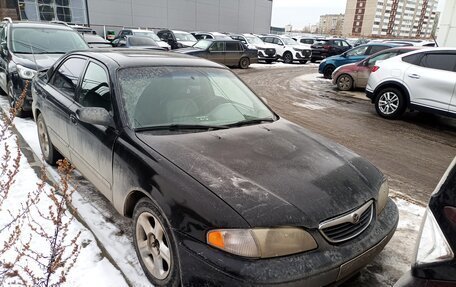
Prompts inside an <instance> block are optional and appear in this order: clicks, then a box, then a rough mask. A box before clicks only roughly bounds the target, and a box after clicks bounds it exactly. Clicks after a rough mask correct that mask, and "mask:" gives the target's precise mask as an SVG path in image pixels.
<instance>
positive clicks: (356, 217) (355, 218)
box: [352, 213, 359, 224]
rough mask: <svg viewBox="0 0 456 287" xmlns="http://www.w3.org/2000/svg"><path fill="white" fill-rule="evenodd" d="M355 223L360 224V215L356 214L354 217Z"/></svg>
mask: <svg viewBox="0 0 456 287" xmlns="http://www.w3.org/2000/svg"><path fill="white" fill-rule="evenodd" d="M352 219H353V223H355V224H356V223H358V222H359V215H358V213H355V214H353V215H352Z"/></svg>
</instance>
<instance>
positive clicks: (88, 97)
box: [78, 63, 112, 111]
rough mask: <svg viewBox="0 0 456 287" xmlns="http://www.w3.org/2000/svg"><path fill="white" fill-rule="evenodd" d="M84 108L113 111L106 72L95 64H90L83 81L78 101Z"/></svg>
mask: <svg viewBox="0 0 456 287" xmlns="http://www.w3.org/2000/svg"><path fill="white" fill-rule="evenodd" d="M78 102H79V103H80V104H81V105H82V106H83V107H98V108H105V109H106V110H108V111H111V110H112V108H111V93H110V89H109V78H108V74H107V73H106V71H105V70H104V69H103V68H102V67H101V66H100V65H97V64H95V63H90V64H89V66H88V67H87V71H86V73H85V75H84V78H83V79H82V85H81V92H80V95H79V101H78Z"/></svg>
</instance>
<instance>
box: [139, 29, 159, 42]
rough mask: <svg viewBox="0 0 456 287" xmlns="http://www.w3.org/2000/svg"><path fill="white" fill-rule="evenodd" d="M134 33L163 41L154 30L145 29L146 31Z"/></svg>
mask: <svg viewBox="0 0 456 287" xmlns="http://www.w3.org/2000/svg"><path fill="white" fill-rule="evenodd" d="M133 35H135V36H144V37H149V38H152V39H154V41H161V40H160V38H159V37H158V36H157V34H155V33H154V32H150V31H144V32H134V33H133Z"/></svg>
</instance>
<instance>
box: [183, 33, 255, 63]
mask: <svg viewBox="0 0 456 287" xmlns="http://www.w3.org/2000/svg"><path fill="white" fill-rule="evenodd" d="M175 52H178V53H182V54H188V55H193V56H197V57H201V58H206V59H208V60H211V61H214V62H217V63H220V64H224V65H226V66H232V67H240V68H241V69H247V68H248V67H249V66H250V64H252V63H257V62H258V50H256V49H249V48H248V47H247V46H245V45H244V44H242V43H241V42H240V41H237V40H233V39H231V38H229V39H227V40H209V39H207V40H200V41H198V43H196V44H195V45H194V46H193V47H191V48H182V49H178V50H175Z"/></svg>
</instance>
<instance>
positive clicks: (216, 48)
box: [209, 42, 225, 52]
mask: <svg viewBox="0 0 456 287" xmlns="http://www.w3.org/2000/svg"><path fill="white" fill-rule="evenodd" d="M224 48H225V47H224V44H223V42H215V43H213V44H212V46H211V47H210V48H209V51H211V52H223V51H224Z"/></svg>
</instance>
